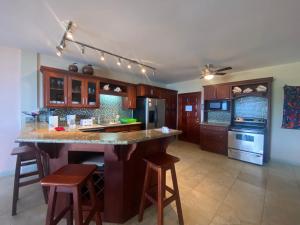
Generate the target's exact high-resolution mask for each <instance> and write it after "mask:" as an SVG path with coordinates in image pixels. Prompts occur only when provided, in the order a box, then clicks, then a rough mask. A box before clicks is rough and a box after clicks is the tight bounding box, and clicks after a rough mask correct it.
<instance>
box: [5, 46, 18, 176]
mask: <svg viewBox="0 0 300 225" xmlns="http://www.w3.org/2000/svg"><path fill="white" fill-rule="evenodd" d="M20 68H21V51H20V50H19V49H13V48H6V47H0V105H1V110H0V118H1V119H0V120H1V122H0V154H1V157H0V176H1V175H8V174H11V173H12V171H13V168H14V166H15V160H14V157H12V156H11V155H10V153H11V150H12V149H13V148H14V147H15V146H17V145H16V144H15V143H14V140H15V139H16V137H17V136H18V134H19V131H20V126H21V124H20V121H21V120H20V118H21V101H20V90H21V73H20Z"/></svg>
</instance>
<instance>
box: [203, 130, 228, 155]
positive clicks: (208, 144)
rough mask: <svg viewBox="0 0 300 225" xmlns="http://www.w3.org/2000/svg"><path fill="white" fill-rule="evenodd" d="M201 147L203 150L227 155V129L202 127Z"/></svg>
mask: <svg viewBox="0 0 300 225" xmlns="http://www.w3.org/2000/svg"><path fill="white" fill-rule="evenodd" d="M200 146H201V149H202V150H206V151H211V152H215V153H219V154H223V155H227V129H226V128H223V127H216V128H214V127H210V126H201V127H200Z"/></svg>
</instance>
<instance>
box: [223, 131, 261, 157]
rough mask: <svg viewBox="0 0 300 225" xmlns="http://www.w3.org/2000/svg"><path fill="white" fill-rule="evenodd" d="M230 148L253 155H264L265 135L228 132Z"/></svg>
mask: <svg viewBox="0 0 300 225" xmlns="http://www.w3.org/2000/svg"><path fill="white" fill-rule="evenodd" d="M228 147H229V148H233V149H238V150H242V151H248V152H253V153H260V154H263V153H264V135H263V134H254V133H247V132H237V131H228Z"/></svg>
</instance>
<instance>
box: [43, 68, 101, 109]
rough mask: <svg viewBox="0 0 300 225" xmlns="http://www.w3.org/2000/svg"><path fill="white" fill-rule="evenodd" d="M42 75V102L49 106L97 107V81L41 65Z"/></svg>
mask: <svg viewBox="0 0 300 225" xmlns="http://www.w3.org/2000/svg"><path fill="white" fill-rule="evenodd" d="M41 72H42V73H43V75H44V86H43V88H44V104H45V106H46V107H49V108H61V107H70V108H79V107H80V108H98V107H99V81H98V80H97V79H94V78H88V77H83V76H80V75H73V76H70V75H68V74H67V73H65V72H64V71H63V70H56V69H53V68H47V67H41Z"/></svg>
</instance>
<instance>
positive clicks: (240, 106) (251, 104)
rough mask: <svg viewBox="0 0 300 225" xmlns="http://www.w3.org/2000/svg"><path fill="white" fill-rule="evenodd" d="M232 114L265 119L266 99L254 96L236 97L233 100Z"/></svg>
mask: <svg viewBox="0 0 300 225" xmlns="http://www.w3.org/2000/svg"><path fill="white" fill-rule="evenodd" d="M234 116H235V117H244V118H245V117H254V118H263V119H267V117H268V99H267V98H263V97H255V96H249V97H243V98H238V99H236V100H235V102H234Z"/></svg>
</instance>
